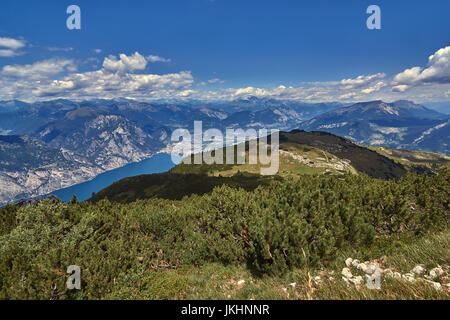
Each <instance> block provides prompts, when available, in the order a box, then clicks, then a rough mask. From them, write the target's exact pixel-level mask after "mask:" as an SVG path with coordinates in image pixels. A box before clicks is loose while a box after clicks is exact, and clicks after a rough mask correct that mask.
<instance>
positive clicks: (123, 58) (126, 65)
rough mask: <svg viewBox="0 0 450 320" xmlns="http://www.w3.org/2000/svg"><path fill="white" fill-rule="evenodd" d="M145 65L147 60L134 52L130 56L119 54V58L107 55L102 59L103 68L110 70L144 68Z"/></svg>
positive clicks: (120, 70) (127, 70) (122, 71)
mask: <svg viewBox="0 0 450 320" xmlns="http://www.w3.org/2000/svg"><path fill="white" fill-rule="evenodd" d="M146 67H147V60H146V59H145V58H144V57H143V56H142V55H140V54H139V52H136V53H134V54H133V55H131V56H127V55H126V54H123V53H122V54H120V55H119V59H117V58H116V57H115V56H109V57H107V58H105V60H104V61H103V69H104V70H106V71H110V72H120V73H124V72H130V71H135V70H145V68H146Z"/></svg>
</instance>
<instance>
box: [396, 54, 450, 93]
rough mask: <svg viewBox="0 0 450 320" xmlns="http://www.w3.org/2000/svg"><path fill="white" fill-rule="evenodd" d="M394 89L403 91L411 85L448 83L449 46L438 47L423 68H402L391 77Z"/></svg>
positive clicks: (449, 79)
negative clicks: (401, 70)
mask: <svg viewBox="0 0 450 320" xmlns="http://www.w3.org/2000/svg"><path fill="white" fill-rule="evenodd" d="M393 80H394V81H393V84H394V86H393V90H394V91H401V92H403V91H405V90H406V89H407V88H409V87H411V86H419V85H423V84H433V83H434V84H449V83H450V46H447V47H445V48H442V49H439V50H438V51H436V52H435V53H434V54H433V55H431V56H430V57H429V58H428V64H427V66H426V67H425V68H422V67H419V66H416V67H412V68H409V69H406V70H404V71H403V72H401V73H399V74H397V75H396V76H395V77H394V79H393Z"/></svg>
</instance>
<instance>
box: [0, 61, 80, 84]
mask: <svg viewBox="0 0 450 320" xmlns="http://www.w3.org/2000/svg"><path fill="white" fill-rule="evenodd" d="M64 71H71V72H73V71H76V66H75V64H74V62H73V60H70V59H49V60H44V61H38V62H35V63H33V64H26V65H18V64H16V65H6V66H4V67H3V68H2V70H1V71H0V75H1V76H3V77H8V78H16V79H22V80H23V79H28V80H39V79H47V78H48V77H49V76H53V75H57V74H59V73H61V72H64Z"/></svg>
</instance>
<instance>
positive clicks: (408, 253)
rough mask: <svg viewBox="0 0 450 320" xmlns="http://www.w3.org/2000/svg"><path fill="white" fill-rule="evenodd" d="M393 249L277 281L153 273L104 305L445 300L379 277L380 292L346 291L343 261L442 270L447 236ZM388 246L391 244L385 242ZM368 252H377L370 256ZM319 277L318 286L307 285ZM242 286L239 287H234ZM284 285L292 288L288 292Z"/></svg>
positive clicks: (426, 289) (247, 275)
mask: <svg viewBox="0 0 450 320" xmlns="http://www.w3.org/2000/svg"><path fill="white" fill-rule="evenodd" d="M396 240H397V242H396V245H395V247H393V248H391V249H390V250H387V251H386V250H385V249H383V248H385V244H384V243H378V244H377V245H375V246H374V247H373V248H372V249H371V250H366V251H364V252H342V253H341V255H340V256H339V257H338V259H337V260H336V261H335V263H333V265H332V266H330V267H329V268H327V269H322V270H316V269H307V268H305V269H295V270H292V271H290V272H289V273H287V274H285V275H283V276H282V277H267V276H266V277H262V278H259V277H255V276H254V275H253V274H252V273H251V272H249V270H248V269H247V268H246V267H245V266H224V265H222V264H218V263H210V264H207V265H204V266H202V267H194V266H191V267H189V266H185V267H182V268H179V269H170V270H167V269H165V270H159V271H156V272H153V273H151V274H149V275H147V276H144V277H143V279H142V281H141V282H140V287H141V288H142V289H141V290H137V289H136V287H132V286H129V287H124V288H123V289H122V290H120V291H116V292H114V293H112V294H111V295H109V296H108V297H107V298H109V299H225V300H226V299H255V300H259V299H268V300H278V299H282V300H289V299H338V300H339V299H346V300H347V299H420V300H421V299H445V300H448V299H450V292H449V291H448V290H445V289H444V290H442V291H438V290H435V289H434V288H433V287H431V286H430V285H429V284H428V283H425V282H421V281H417V282H415V283H409V282H405V281H400V280H396V279H391V278H386V277H383V280H382V284H381V290H370V289H368V288H366V287H365V286H361V287H360V288H356V287H355V286H353V285H347V284H346V283H345V282H344V281H343V280H342V279H341V276H340V272H341V270H342V267H345V264H344V260H345V259H346V258H347V257H348V256H353V257H357V258H359V259H361V261H363V259H366V258H367V259H370V258H375V257H380V256H379V255H380V252H379V251H380V250H382V251H384V254H386V255H387V257H386V259H385V260H384V263H383V267H385V268H386V267H389V268H391V269H392V270H393V271H398V272H400V273H402V274H404V273H407V272H409V270H411V269H412V268H413V267H414V266H415V265H417V264H420V263H425V264H426V266H427V268H428V269H430V268H433V267H436V266H438V265H444V264H446V263H447V264H448V263H449V261H450V253H449V251H448V248H449V246H450V231H449V230H447V231H445V232H442V233H439V234H435V235H431V236H428V237H425V238H422V239H420V240H413V239H396ZM389 241H392V239H389ZM371 251H372V252H373V251H378V252H379V253H378V255H377V254H375V255H374V254H373V253H372V252H371ZM315 276H320V277H321V279H322V281H321V282H320V283H317V282H315V281H314V280H313V278H314V277H315ZM240 280H244V281H245V283H244V284H239V281H240ZM290 283H295V284H296V286H295V288H293V287H292V286H289V284H290Z"/></svg>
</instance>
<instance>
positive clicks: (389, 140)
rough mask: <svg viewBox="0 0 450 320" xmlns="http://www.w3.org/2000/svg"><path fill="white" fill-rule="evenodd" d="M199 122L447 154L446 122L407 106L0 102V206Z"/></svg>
mask: <svg viewBox="0 0 450 320" xmlns="http://www.w3.org/2000/svg"><path fill="white" fill-rule="evenodd" d="M196 120H201V121H203V129H204V130H205V129H208V128H218V129H221V130H224V129H225V128H229V127H232V128H243V129H247V128H254V129H259V128H273V129H279V130H284V131H288V130H292V129H303V130H307V131H325V132H330V133H333V134H336V135H339V136H342V137H345V138H348V139H349V140H351V141H353V142H356V143H359V144H366V145H375V146H385V147H393V148H403V149H413V150H423V151H433V152H440V153H444V154H449V153H450V150H449V146H448V144H449V141H450V138H449V127H450V118H449V116H448V115H445V114H441V113H439V112H436V111H433V110H431V109H428V108H426V107H424V106H421V105H417V104H414V103H412V102H410V101H396V102H393V103H385V102H383V101H371V102H362V103H357V104H354V105H350V106H348V105H343V104H341V103H337V102H336V103H334V102H332V103H318V104H310V103H303V102H296V101H289V100H275V99H260V98H256V97H250V98H247V99H239V100H235V101H226V102H214V103H211V102H209V103H202V102H189V103H164V102H158V103H148V102H139V101H135V100H129V99H116V100H104V99H95V100H90V101H81V102H78V101H70V100H64V99H58V100H52V101H42V102H35V103H26V102H22V101H17V100H12V101H0V190H1V192H0V204H1V203H6V202H12V201H16V200H18V199H20V198H26V197H31V196H36V195H40V194H44V193H48V192H51V191H53V190H57V189H60V188H64V187H68V186H70V185H73V184H77V183H80V182H83V181H86V180H90V179H92V178H94V177H95V176H97V175H98V174H100V173H102V172H104V171H108V170H112V169H115V168H118V167H121V166H124V165H126V164H128V163H131V162H138V161H142V160H144V159H146V158H149V157H151V156H153V155H154V154H156V153H157V152H160V151H161V150H163V149H165V148H166V147H167V146H168V145H169V144H170V136H171V133H172V131H173V130H175V129H177V128H186V129H189V130H191V129H192V128H193V123H194V121H196Z"/></svg>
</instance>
